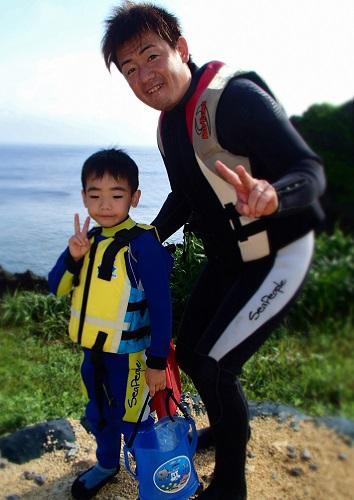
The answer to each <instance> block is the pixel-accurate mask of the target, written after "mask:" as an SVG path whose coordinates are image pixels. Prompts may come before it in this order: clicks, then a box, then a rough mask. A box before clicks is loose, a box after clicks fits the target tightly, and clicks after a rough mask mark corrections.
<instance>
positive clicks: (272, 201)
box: [215, 160, 279, 218]
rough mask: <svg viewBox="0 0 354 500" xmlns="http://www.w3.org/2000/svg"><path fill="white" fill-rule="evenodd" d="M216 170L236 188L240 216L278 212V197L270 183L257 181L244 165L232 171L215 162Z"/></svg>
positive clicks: (257, 215) (251, 216) (258, 215)
mask: <svg viewBox="0 0 354 500" xmlns="http://www.w3.org/2000/svg"><path fill="white" fill-rule="evenodd" d="M215 169H216V171H217V172H218V174H219V175H220V176H221V177H222V178H223V179H224V180H225V181H226V182H228V183H229V184H231V185H232V186H233V187H234V188H235V191H236V194H237V203H236V210H237V211H238V213H239V214H240V215H245V216H246V217H250V218H254V217H261V216H262V215H271V214H273V213H274V212H276V211H277V209H278V206H279V200H278V195H277V192H276V191H275V189H274V187H273V186H272V185H271V184H269V182H268V181H266V180H264V179H255V178H254V177H252V176H251V175H250V174H249V173H248V172H247V171H246V169H245V167H243V166H242V165H237V167H236V168H235V171H232V170H230V169H229V168H227V166H226V165H225V164H224V163H222V162H221V161H219V160H218V161H216V162H215Z"/></svg>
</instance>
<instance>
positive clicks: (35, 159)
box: [0, 145, 182, 276]
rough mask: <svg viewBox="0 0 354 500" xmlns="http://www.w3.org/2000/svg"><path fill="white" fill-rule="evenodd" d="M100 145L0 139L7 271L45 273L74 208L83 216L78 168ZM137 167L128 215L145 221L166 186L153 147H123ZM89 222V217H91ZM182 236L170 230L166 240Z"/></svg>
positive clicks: (0, 249) (1, 248)
mask: <svg viewBox="0 0 354 500" xmlns="http://www.w3.org/2000/svg"><path fill="white" fill-rule="evenodd" d="M98 149H101V147H100V146H98V147H97V146H58V145H0V190H1V196H0V265H1V266H2V267H3V268H4V269H5V270H6V271H10V272H24V271H26V270H31V271H32V272H34V273H35V274H37V275H39V276H46V275H47V274H48V271H49V270H50V269H51V268H52V267H53V265H54V263H55V262H56V259H57V258H58V256H59V254H60V253H61V252H62V251H63V250H64V248H65V247H66V245H67V241H68V239H69V238H70V236H71V235H72V234H73V226H74V223H73V220H74V214H75V213H76V212H77V213H79V214H80V219H81V220H82V221H83V220H84V218H85V217H86V210H85V208H84V207H83V204H82V200H81V184H80V173H81V167H82V164H83V162H84V161H85V159H86V158H87V157H88V156H89V155H90V154H92V153H94V152H95V151H97V150H98ZM123 149H124V150H125V151H126V152H127V153H128V154H130V155H131V156H132V158H133V159H134V160H135V161H136V163H137V165H138V166H139V170H140V178H139V180H140V189H141V191H142V195H141V198H140V203H139V206H138V207H137V208H134V209H131V212H130V215H131V216H132V218H133V219H134V220H136V221H137V222H143V223H147V224H148V223H150V222H151V221H152V220H153V219H154V217H155V216H156V215H157V213H158V211H159V209H160V207H161V205H162V203H163V202H164V200H165V198H166V196H167V195H168V193H169V192H170V187H169V182H168V178H167V174H166V172H165V168H164V165H163V161H162V159H161V157H160V153H159V151H158V149H157V148H154V147H125V148H123ZM92 224H93V222H92ZM181 240H182V232H181V231H179V232H177V233H175V234H174V235H173V236H172V237H171V238H170V239H169V241H170V242H178V241H181Z"/></svg>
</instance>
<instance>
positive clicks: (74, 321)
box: [69, 218, 156, 354]
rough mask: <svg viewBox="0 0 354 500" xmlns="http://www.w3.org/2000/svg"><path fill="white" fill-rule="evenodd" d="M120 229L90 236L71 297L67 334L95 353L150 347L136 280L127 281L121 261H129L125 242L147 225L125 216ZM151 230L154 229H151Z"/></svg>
mask: <svg viewBox="0 0 354 500" xmlns="http://www.w3.org/2000/svg"><path fill="white" fill-rule="evenodd" d="M120 228H121V229H120V230H119V231H117V232H116V233H115V234H114V235H112V236H111V237H108V238H106V239H102V240H100V241H98V240H97V238H95V231H96V234H97V230H100V228H94V229H93V233H92V232H91V235H92V234H94V235H93V236H92V237H91V238H90V241H91V249H90V252H88V253H87V254H86V255H85V258H84V262H83V265H82V268H81V271H80V279H79V284H78V285H77V286H76V287H75V288H74V291H73V294H72V300H71V317H70V323H69V335H70V338H71V340H72V341H73V342H75V343H78V344H80V345H81V346H83V347H87V348H89V349H93V350H95V351H104V352H111V353H119V354H122V353H127V352H138V351H141V350H143V349H145V348H146V347H148V346H149V345H150V319H149V311H148V309H147V304H146V299H145V292H144V289H143V287H142V285H141V283H135V284H134V285H135V286H132V285H131V282H130V280H129V277H128V274H127V269H126V260H125V256H126V254H127V253H128V255H127V259H128V261H129V259H133V260H134V256H133V255H132V254H131V253H130V246H129V242H130V241H132V240H133V239H134V238H136V237H137V236H138V235H139V234H141V232H142V231H144V230H145V231H148V230H152V231H154V233H155V228H154V227H153V226H148V225H145V224H136V223H135V222H134V221H133V220H132V219H130V218H128V219H127V220H126V221H124V223H123V224H121V225H120ZM155 234H156V233H155Z"/></svg>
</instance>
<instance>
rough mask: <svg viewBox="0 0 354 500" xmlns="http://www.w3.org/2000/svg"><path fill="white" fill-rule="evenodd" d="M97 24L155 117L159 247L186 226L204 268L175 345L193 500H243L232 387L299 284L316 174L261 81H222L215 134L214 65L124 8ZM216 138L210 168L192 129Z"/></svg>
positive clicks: (238, 392) (239, 423) (242, 432)
mask: <svg viewBox="0 0 354 500" xmlns="http://www.w3.org/2000/svg"><path fill="white" fill-rule="evenodd" d="M106 23H107V24H106V32H105V35H104V38H103V42H102V50H103V55H104V59H105V62H106V65H107V67H108V68H109V67H110V65H111V64H112V63H113V64H115V65H116V66H117V68H118V69H119V71H120V72H121V73H122V74H123V76H124V77H125V79H126V80H127V82H128V84H129V86H130V87H131V89H132V90H133V92H134V94H135V95H136V97H137V98H138V99H140V100H141V101H142V102H144V103H145V104H147V105H148V106H150V107H152V108H154V109H157V110H160V111H162V112H163V113H162V115H161V120H160V127H159V136H160V150H161V153H162V155H163V159H164V162H165V166H166V169H167V172H168V176H169V180H170V184H171V188H172V191H171V193H170V195H169V196H168V198H167V199H166V201H165V203H164V205H163V207H162V208H161V211H160V213H159V214H158V216H157V217H156V219H155V221H154V222H153V224H154V225H155V226H156V227H157V229H158V232H159V235H160V237H161V240H166V238H168V237H169V236H170V235H171V234H173V233H174V232H175V231H176V230H177V229H178V228H180V227H181V226H182V225H183V224H185V223H186V222H187V220H190V218H191V215H192V214H193V217H192V220H193V226H194V228H195V230H196V231H197V234H198V235H199V236H200V237H201V239H202V241H203V244H204V248H205V252H206V255H207V257H208V263H207V265H206V267H205V269H204V270H203V272H202V274H201V276H200V277H199V279H198V282H197V283H196V285H195V287H194V289H193V292H192V294H191V297H190V299H189V302H188V305H187V307H186V310H185V313H184V316H183V319H182V322H181V326H180V330H179V334H178V339H177V359H178V362H179V364H180V366H181V368H182V369H183V370H184V371H185V372H186V373H187V374H188V375H189V376H190V377H191V378H192V380H193V382H194V384H195V386H196V388H197V390H198V392H199V394H200V396H201V397H202V399H203V401H204V404H205V406H206V409H207V412H208V417H209V420H210V426H211V429H212V432H213V440H214V444H215V470H214V476H213V479H212V481H211V483H210V485H209V486H208V488H206V489H205V490H204V491H203V492H202V493H200V494H199V497H198V498H201V499H219V500H221V499H222V500H232V499H245V498H246V497H247V488H246V480H245V461H246V445H247V440H248V437H249V424H248V407H247V402H246V399H245V397H244V395H243V392H242V388H241V385H240V383H239V381H238V376H239V375H240V373H241V370H242V366H243V364H244V363H245V362H246V361H247V360H248V359H249V358H250V357H251V356H252V354H254V352H256V351H257V349H258V348H259V347H260V346H261V345H262V344H263V342H264V341H265V340H266V339H267V338H268V337H269V335H270V333H271V332H272V331H273V330H274V328H275V326H277V325H278V324H279V321H280V320H281V319H282V318H283V316H284V313H285V312H286V311H287V310H288V308H289V306H290V305H291V304H292V302H293V301H294V299H295V296H296V295H297V294H298V292H299V290H300V288H301V286H302V284H303V282H304V280H305V277H306V275H307V272H308V269H309V266H310V262H311V258H312V254H313V240H314V236H313V230H314V229H315V228H316V227H317V226H318V225H319V223H320V222H321V221H322V219H323V213H322V210H321V207H320V205H319V202H318V197H319V196H320V195H321V194H322V193H323V191H324V188H325V179H324V174H323V169H322V166H321V164H320V160H319V158H318V157H317V156H316V155H315V153H314V152H313V151H311V149H310V148H309V147H308V146H307V145H306V144H305V142H304V141H303V139H302V138H301V137H300V136H299V135H298V134H297V133H296V131H295V130H294V129H293V127H292V126H291V123H290V122H289V120H288V119H287V117H286V116H285V113H284V111H283V109H282V108H281V106H280V105H279V104H278V103H277V101H276V100H275V99H274V97H273V96H272V94H271V92H270V91H269V89H268V88H267V87H266V85H265V84H264V85H263V82H262V80H261V79H259V77H256V83H255V81H252V79H253V80H254V78H249V76H250V74H249V75H244V76H242V75H236V76H235V77H233V78H230V79H228V80H227V83H225V86H224V87H222V92H221V95H220V97H219V100H218V101H217V103H216V111H215V124H214V123H213V119H209V118H210V116H211V113H209V111H208V106H209V101H208V100H207V98H205V99H204V96H205V95H206V94H205V89H206V88H208V85H209V86H210V85H212V84H211V83H210V82H213V75H215V74H216V75H217V73H218V71H219V70H220V63H211V64H207V65H204V66H203V67H201V68H197V67H196V65H195V64H194V63H193V62H192V61H191V58H190V55H189V49H188V44H187V41H186V39H185V38H184V37H183V36H182V34H181V29H180V26H179V22H178V20H177V18H176V17H175V16H174V15H172V14H170V13H168V12H167V11H166V10H164V9H162V8H159V7H156V6H154V5H152V4H145V3H141V4H139V3H137V4H134V3H131V2H128V3H125V4H124V5H123V6H121V7H119V8H117V10H116V11H115V12H114V13H113V15H112V17H110V18H109V19H108V20H107V21H106ZM210 75H211V76H210ZM253 75H254V74H253ZM257 82H258V83H259V84H258V83H257ZM200 96H201V97H200ZM199 98H201V99H202V105H201V107H200V108H198V107H197V113H196V114H193V109H195V103H196V102H200V101H198V99H199ZM203 99H204V100H203ZM203 104H204V108H203ZM191 110H192V111H191ZM198 113H199V115H198ZM214 126H215V129H216V133H215V135H216V137H215V138H213V137H212V138H211V140H212V144H211V146H212V147H211V149H213V148H214V150H215V151H216V153H215V156H214V158H213V161H212V164H210V161H209V163H208V161H207V160H205V161H204V160H203V157H202V156H203V155H202V154H200V151H199V145H198V144H199V142H198V141H195V140H194V139H193V137H194V136H193V134H194V131H193V127H194V129H198V127H199V128H201V129H202V132H201V134H202V136H203V137H205V138H207V139H209V136H208V132H209V131H210V129H211V128H213V127H214ZM197 132H199V133H200V130H199V131H198V130H197ZM219 145H220V146H219ZM221 148H222V149H221ZM220 160H223V161H220Z"/></svg>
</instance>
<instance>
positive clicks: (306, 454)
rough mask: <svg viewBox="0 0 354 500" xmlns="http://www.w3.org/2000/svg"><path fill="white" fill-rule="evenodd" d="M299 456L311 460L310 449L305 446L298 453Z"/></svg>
mask: <svg viewBox="0 0 354 500" xmlns="http://www.w3.org/2000/svg"><path fill="white" fill-rule="evenodd" d="M300 457H301V460H305V461H307V460H311V458H312V456H311V453H310V450H308V449H307V448H304V449H303V450H302V452H301V454H300Z"/></svg>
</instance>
